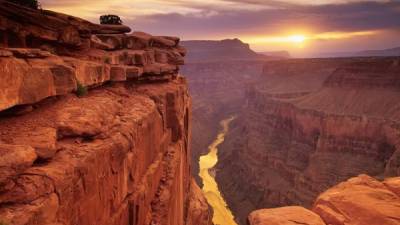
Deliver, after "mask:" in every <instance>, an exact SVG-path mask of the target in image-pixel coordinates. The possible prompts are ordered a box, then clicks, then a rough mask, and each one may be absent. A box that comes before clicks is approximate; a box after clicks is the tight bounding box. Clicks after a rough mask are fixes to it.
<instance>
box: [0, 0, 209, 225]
mask: <svg viewBox="0 0 400 225" xmlns="http://www.w3.org/2000/svg"><path fill="white" fill-rule="evenodd" d="M129 31H130V28H128V27H125V26H113V25H97V24H92V23H90V22H87V21H84V20H82V19H79V18H75V17H72V16H68V15H64V14H59V13H55V12H50V11H46V10H41V11H38V10H32V9H28V8H24V7H20V6H18V5H15V4H12V3H9V2H7V1H0V74H1V75H2V76H1V77H0V221H1V222H2V223H3V224H8V225H33V224H42V225H50V224H51V225H56V224H59V225H61V224H64V225H67V224H70V225H78V224H79V225H93V224H98V225H110V224H115V225H117V224H118V225H120V224H129V225H142V224H163V225H164V224H170V225H179V224H182V225H183V224H185V225H195V224H196V225H198V224H200V225H201V224H204V225H206V224H211V221H210V220H211V213H210V210H209V208H208V205H207V203H206V200H205V198H204V197H203V196H202V194H201V192H200V189H199V188H198V187H197V185H196V183H195V182H194V181H193V180H192V178H191V173H190V170H191V164H190V155H191V150H190V141H191V132H190V130H191V100H190V96H189V94H188V90H187V84H186V80H185V78H183V77H182V76H181V75H179V65H181V64H183V57H184V56H185V49H184V48H183V47H180V45H179V38H176V37H161V36H152V35H149V34H146V33H143V32H133V33H129V34H128V33H127V32H129Z"/></svg>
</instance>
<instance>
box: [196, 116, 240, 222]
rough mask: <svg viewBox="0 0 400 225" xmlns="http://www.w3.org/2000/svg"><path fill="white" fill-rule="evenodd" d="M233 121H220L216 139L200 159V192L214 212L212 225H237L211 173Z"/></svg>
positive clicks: (229, 119)
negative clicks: (220, 146) (219, 146)
mask: <svg viewBox="0 0 400 225" xmlns="http://www.w3.org/2000/svg"><path fill="white" fill-rule="evenodd" d="M234 119H235V117H234V116H232V117H230V118H228V119H225V120H222V121H221V123H220V124H221V126H222V130H221V131H220V133H219V134H218V136H217V138H216V139H215V140H214V142H213V143H211V145H210V146H208V150H209V152H208V154H207V155H203V156H201V157H200V160H199V164H200V172H199V176H200V178H201V179H202V181H203V187H202V191H203V193H204V195H205V196H206V199H207V201H208V204H210V205H211V207H212V208H213V210H214V216H213V223H214V224H215V225H238V224H237V223H236V222H235V220H234V216H233V214H232V212H231V211H230V209H229V208H228V206H227V204H226V202H225V200H224V198H223V197H222V194H221V192H220V191H219V188H218V184H217V182H216V181H215V178H214V177H215V174H213V173H215V172H214V171H213V168H214V166H215V165H216V164H217V162H218V154H217V153H218V148H217V147H218V145H220V144H221V143H222V142H224V138H225V135H226V133H227V132H228V130H229V124H230V123H231V122H232V121H233V120H234Z"/></svg>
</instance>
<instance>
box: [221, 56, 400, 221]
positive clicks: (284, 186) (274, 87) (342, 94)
mask: <svg viewBox="0 0 400 225" xmlns="http://www.w3.org/2000/svg"><path fill="white" fill-rule="evenodd" d="M399 75H400V59H399V58H398V57H397V58H396V57H394V58H354V59H293V60H282V61H276V62H270V63H267V64H266V65H265V67H264V72H263V80H261V81H260V82H259V84H258V85H255V86H254V88H249V90H248V91H247V101H248V104H247V105H246V106H245V108H244V109H243V111H242V113H241V114H240V115H239V116H238V118H237V119H236V120H235V121H234V122H233V123H232V128H231V131H230V132H229V133H228V135H227V137H226V139H225V142H224V143H223V144H222V145H221V151H220V157H219V159H220V161H219V164H218V165H219V166H218V167H219V169H220V170H219V172H218V173H217V180H218V182H219V184H220V187H221V190H222V192H223V194H224V196H225V197H226V199H227V201H228V204H229V205H230V207H231V209H232V210H233V212H234V214H235V215H236V216H238V217H239V218H240V219H241V221H242V223H245V219H246V217H247V215H248V213H250V212H251V211H252V210H255V209H258V208H270V207H279V206H287V205H302V206H306V207H311V205H312V203H313V201H314V199H315V198H316V197H317V196H318V194H320V193H322V192H323V191H325V190H326V189H328V188H329V187H331V186H333V185H335V184H338V183H340V182H342V181H344V180H346V179H348V178H350V177H353V176H357V175H359V174H363V173H365V174H368V175H370V176H373V177H376V178H383V177H390V176H399V175H400V163H399V162H400V152H399V149H400V145H399V144H400V142H399V140H400V129H399V127H400V126H399V125H400V124H399V118H400V110H399V106H400V105H399V100H400V92H399V91H398V85H399V82H400V77H399Z"/></svg>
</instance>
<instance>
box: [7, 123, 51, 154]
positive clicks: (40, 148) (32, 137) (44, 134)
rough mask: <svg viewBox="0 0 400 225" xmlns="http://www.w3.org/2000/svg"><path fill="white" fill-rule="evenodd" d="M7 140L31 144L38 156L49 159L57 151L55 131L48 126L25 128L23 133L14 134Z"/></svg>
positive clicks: (13, 142)
mask: <svg viewBox="0 0 400 225" xmlns="http://www.w3.org/2000/svg"><path fill="white" fill-rule="evenodd" d="M8 142H10V143H12V144H22V145H27V146H31V147H33V148H34V149H35V152H36V155H37V156H38V157H40V158H42V159H49V158H52V157H53V156H54V155H55V153H56V151H57V147H56V143H57V131H56V129H54V128H50V127H36V128H35V129H33V130H26V131H25V132H23V133H19V134H15V135H14V136H13V137H11V138H10V140H8Z"/></svg>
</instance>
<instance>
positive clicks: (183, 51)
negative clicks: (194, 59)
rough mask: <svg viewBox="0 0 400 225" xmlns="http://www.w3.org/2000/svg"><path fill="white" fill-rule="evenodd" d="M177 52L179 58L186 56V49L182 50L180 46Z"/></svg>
mask: <svg viewBox="0 0 400 225" xmlns="http://www.w3.org/2000/svg"><path fill="white" fill-rule="evenodd" d="M177 51H178V52H179V54H180V55H181V56H186V54H187V50H186V48H184V47H182V46H178V47H177Z"/></svg>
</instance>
